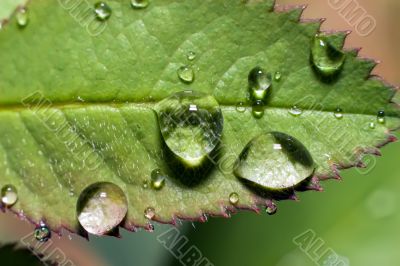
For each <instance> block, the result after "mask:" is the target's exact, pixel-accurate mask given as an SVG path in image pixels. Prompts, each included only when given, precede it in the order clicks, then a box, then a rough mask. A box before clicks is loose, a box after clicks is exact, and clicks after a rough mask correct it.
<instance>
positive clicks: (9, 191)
mask: <svg viewBox="0 0 400 266" xmlns="http://www.w3.org/2000/svg"><path fill="white" fill-rule="evenodd" d="M17 200H18V192H17V189H16V188H15V187H14V186H13V185H5V186H3V187H2V188H1V202H2V203H3V204H4V205H5V206H6V207H11V206H12V205H14V204H15V203H16V202H17Z"/></svg>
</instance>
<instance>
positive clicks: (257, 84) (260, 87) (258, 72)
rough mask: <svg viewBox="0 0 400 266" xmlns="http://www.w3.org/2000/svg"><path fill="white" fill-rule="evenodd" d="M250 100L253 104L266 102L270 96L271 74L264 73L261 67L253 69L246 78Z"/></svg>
mask: <svg viewBox="0 0 400 266" xmlns="http://www.w3.org/2000/svg"><path fill="white" fill-rule="evenodd" d="M248 82H249V93H250V98H251V100H252V101H253V103H254V102H256V101H262V102H263V103H265V102H266V100H267V98H268V96H269V95H270V94H271V85H272V81H271V74H269V73H266V72H265V71H264V70H263V69H262V68H261V67H255V68H253V69H252V70H251V71H250V73H249V76H248Z"/></svg>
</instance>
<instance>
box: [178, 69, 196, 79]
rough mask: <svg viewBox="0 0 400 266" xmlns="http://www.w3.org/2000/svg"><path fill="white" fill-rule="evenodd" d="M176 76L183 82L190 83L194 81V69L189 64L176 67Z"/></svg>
mask: <svg viewBox="0 0 400 266" xmlns="http://www.w3.org/2000/svg"><path fill="white" fill-rule="evenodd" d="M177 73H178V77H179V79H180V80H181V81H183V82H184V83H192V82H193V81H194V71H193V69H192V68H191V67H190V66H182V67H180V68H178V71H177Z"/></svg>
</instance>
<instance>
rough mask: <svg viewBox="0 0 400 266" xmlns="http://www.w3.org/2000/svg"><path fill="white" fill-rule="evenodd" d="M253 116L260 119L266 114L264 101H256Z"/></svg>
mask: <svg viewBox="0 0 400 266" xmlns="http://www.w3.org/2000/svg"><path fill="white" fill-rule="evenodd" d="M252 114H253V117H255V118H257V119H259V118H261V117H263V116H264V103H263V102H262V101H256V102H255V103H254V104H253V107H252Z"/></svg>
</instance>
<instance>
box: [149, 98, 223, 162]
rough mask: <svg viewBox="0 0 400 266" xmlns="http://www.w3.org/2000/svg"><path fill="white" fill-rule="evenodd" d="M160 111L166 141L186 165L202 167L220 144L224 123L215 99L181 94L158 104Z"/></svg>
mask: <svg viewBox="0 0 400 266" xmlns="http://www.w3.org/2000/svg"><path fill="white" fill-rule="evenodd" d="M156 111H157V115H158V121H159V126H160V129H161V135H162V137H163V139H164V142H165V143H166V145H167V147H168V148H169V149H170V150H171V151H172V152H173V153H174V154H175V155H176V157H177V158H178V159H179V160H180V161H182V162H184V163H185V164H186V166H189V167H197V166H199V165H200V164H201V163H202V162H203V161H204V160H205V159H206V158H207V157H208V155H209V154H210V153H211V152H212V151H213V150H214V148H215V147H216V146H217V145H218V144H219V142H220V139H221V135H222V128H223V122H224V121H223V116H222V112H221V109H220V107H219V105H218V102H217V101H216V100H215V98H214V97H213V96H210V95H206V94H203V93H197V92H193V91H184V92H178V93H175V94H173V95H172V96H170V97H168V98H166V99H164V100H163V101H161V102H160V103H158V104H157V106H156Z"/></svg>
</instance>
